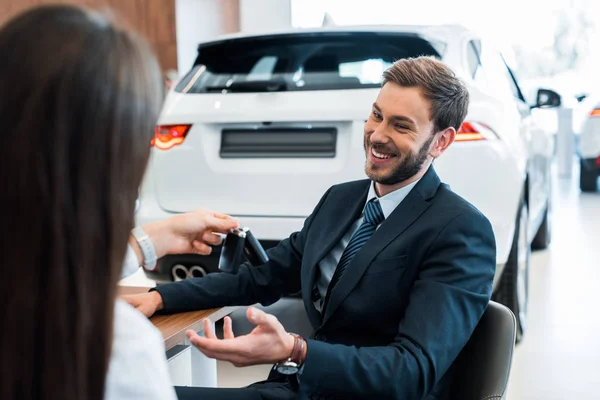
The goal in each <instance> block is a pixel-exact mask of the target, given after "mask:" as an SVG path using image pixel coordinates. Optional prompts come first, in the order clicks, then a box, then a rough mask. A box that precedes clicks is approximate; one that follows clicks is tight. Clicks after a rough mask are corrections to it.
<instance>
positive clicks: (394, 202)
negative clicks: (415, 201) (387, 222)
mask: <svg viewBox="0 0 600 400" xmlns="http://www.w3.org/2000/svg"><path fill="white" fill-rule="evenodd" d="M419 181H420V179H417V180H416V181H414V182H412V183H409V184H408V185H406V186H404V187H402V188H400V189H396V190H394V191H393V192H391V193H388V194H386V195H385V196H382V197H379V196H377V192H376V191H375V182H371V185H370V187H369V194H368V195H367V201H366V202H365V207H366V205H367V203H368V202H369V201H371V200H372V199H379V204H380V205H381V210H382V211H383V215H384V217H385V218H387V217H389V216H390V214H391V213H392V212H394V210H395V209H396V207H398V205H399V204H400V203H402V200H404V199H405V198H406V196H408V194H409V193H410V191H411V190H412V188H414V187H415V185H416V184H417V183H419ZM363 213H364V208H363Z"/></svg>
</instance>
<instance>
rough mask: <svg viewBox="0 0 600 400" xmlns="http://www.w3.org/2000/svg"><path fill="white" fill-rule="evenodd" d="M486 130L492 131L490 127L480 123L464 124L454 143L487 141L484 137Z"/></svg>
mask: <svg viewBox="0 0 600 400" xmlns="http://www.w3.org/2000/svg"><path fill="white" fill-rule="evenodd" d="M484 130H488V131H491V129H490V128H489V127H487V126H485V125H483V124H481V123H478V122H463V123H462V125H461V127H460V129H459V130H458V132H457V133H456V137H455V138H454V141H455V142H469V141H475V140H485V139H486V138H485V137H484V136H483V135H482V133H483V131H484Z"/></svg>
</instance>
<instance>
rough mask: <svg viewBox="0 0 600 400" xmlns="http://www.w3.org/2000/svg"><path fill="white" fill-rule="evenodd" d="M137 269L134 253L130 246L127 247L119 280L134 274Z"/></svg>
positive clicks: (136, 259) (137, 264)
mask: <svg viewBox="0 0 600 400" xmlns="http://www.w3.org/2000/svg"><path fill="white" fill-rule="evenodd" d="M139 267H140V265H139V262H138V258H137V255H136V254H135V251H134V250H133V249H132V248H131V246H130V245H127V252H126V253H125V260H124V261H123V268H122V270H121V279H123V278H127V277H128V276H130V275H133V274H135V273H136V272H137V270H138V268H139Z"/></svg>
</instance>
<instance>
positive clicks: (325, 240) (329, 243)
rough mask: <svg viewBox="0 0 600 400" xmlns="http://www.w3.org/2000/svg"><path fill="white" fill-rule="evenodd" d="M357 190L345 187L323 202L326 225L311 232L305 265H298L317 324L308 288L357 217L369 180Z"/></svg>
mask: <svg viewBox="0 0 600 400" xmlns="http://www.w3.org/2000/svg"><path fill="white" fill-rule="evenodd" d="M362 182H363V184H362V185H360V184H359V187H360V190H356V186H355V187H353V188H350V189H349V190H347V192H346V193H340V194H339V196H338V197H339V198H338V199H335V200H336V201H334V202H332V203H330V204H327V209H323V210H321V212H322V213H326V215H327V221H326V224H327V225H326V226H323V228H322V229H321V228H320V229H315V230H314V231H315V236H314V237H313V236H312V231H311V245H312V246H314V252H311V253H309V254H305V258H304V263H305V268H302V298H303V299H304V303H305V308H306V310H307V312H308V317H309V319H310V320H311V322H312V323H313V326H315V327H317V326H319V325H320V324H321V314H320V313H319V312H318V311H317V309H316V308H315V307H314V304H313V302H312V290H313V287H314V285H315V279H316V276H317V270H318V265H319V263H320V262H321V260H323V258H325V256H326V255H327V254H329V252H331V250H332V249H333V247H334V246H335V245H337V244H338V243H339V242H340V240H342V238H343V237H344V235H345V234H346V232H348V229H350V226H352V224H353V223H354V222H355V221H356V220H357V219H358V218H359V217H360V215H361V214H362V211H363V208H364V207H365V202H366V199H367V194H368V193H369V185H370V184H371V181H370V180H364V181H362Z"/></svg>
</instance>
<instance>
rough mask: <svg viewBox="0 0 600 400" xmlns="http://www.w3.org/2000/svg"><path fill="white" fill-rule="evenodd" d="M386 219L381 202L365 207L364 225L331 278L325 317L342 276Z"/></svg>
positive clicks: (326, 298)
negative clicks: (332, 293)
mask: <svg viewBox="0 0 600 400" xmlns="http://www.w3.org/2000/svg"><path fill="white" fill-rule="evenodd" d="M384 219H385V216H384V215H383V211H382V210H381V205H380V204H379V200H378V199H376V198H375V199H371V200H370V201H369V202H368V203H367V205H366V206H365V211H364V212H363V223H362V224H361V225H360V227H359V228H358V230H357V231H356V232H355V233H354V235H352V238H351V239H350V242H349V243H348V245H347V246H346V249H344V252H343V253H342V258H340V261H339V263H338V265H337V268H336V269H335V272H334V273H333V276H332V277H331V282H329V287H328V288H327V295H326V296H325V303H324V304H323V312H322V313H323V315H325V309H326V307H327V305H328V304H329V297H330V296H331V292H332V290H333V288H334V287H335V285H336V284H337V283H338V282H339V280H340V278H341V276H342V274H343V273H344V271H345V270H346V268H347V267H348V265H349V264H350V262H351V261H352V259H353V258H354V256H355V255H356V253H358V252H359V250H360V249H361V247H363V245H364V244H365V243H367V240H369V238H370V237H371V236H373V233H375V230H376V229H377V225H379V224H380V223H381V222H383V220H384Z"/></svg>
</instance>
